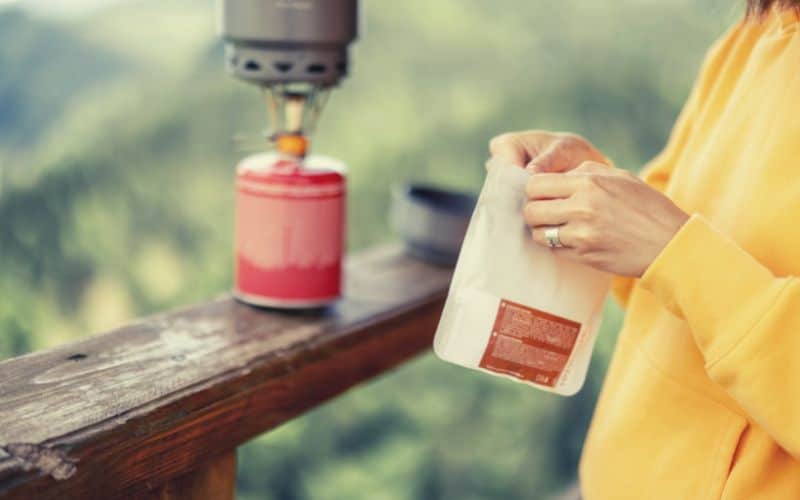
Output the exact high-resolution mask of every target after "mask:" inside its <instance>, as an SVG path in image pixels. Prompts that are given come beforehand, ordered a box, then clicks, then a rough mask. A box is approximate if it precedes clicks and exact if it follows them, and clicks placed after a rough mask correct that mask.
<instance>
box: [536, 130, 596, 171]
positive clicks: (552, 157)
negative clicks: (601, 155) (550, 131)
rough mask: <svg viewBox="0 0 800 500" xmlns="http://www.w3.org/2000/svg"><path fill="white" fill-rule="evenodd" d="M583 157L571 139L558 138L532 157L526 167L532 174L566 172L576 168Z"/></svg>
mask: <svg viewBox="0 0 800 500" xmlns="http://www.w3.org/2000/svg"><path fill="white" fill-rule="evenodd" d="M584 156H585V152H584V151H583V148H582V147H581V146H580V144H578V143H577V141H575V140H573V139H572V138H569V137H567V138H560V139H558V140H556V141H554V142H552V143H551V144H549V145H548V146H547V148H545V150H544V151H542V152H541V154H539V155H538V156H536V157H534V158H533V159H532V160H531V161H530V162H529V163H528V165H527V167H528V168H530V169H532V170H533V171H534V172H566V171H568V170H571V169H573V168H575V167H577V166H578V165H579V164H580V163H581V161H582V160H583V158H584Z"/></svg>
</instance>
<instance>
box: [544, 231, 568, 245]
mask: <svg viewBox="0 0 800 500" xmlns="http://www.w3.org/2000/svg"><path fill="white" fill-rule="evenodd" d="M560 231H561V226H550V227H548V228H545V230H544V239H545V241H547V246H549V247H550V248H562V247H563V246H564V244H563V243H561V238H559V234H558V233H559V232H560Z"/></svg>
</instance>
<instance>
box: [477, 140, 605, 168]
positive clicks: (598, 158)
mask: <svg viewBox="0 0 800 500" xmlns="http://www.w3.org/2000/svg"><path fill="white" fill-rule="evenodd" d="M489 151H490V152H491V154H492V156H494V157H501V158H505V159H506V160H508V161H510V162H512V163H513V164H515V165H518V166H520V167H528V168H532V169H533V170H534V172H566V171H568V170H572V169H573V168H576V167H577V166H578V165H580V164H581V163H583V162H585V161H594V162H598V163H605V164H610V162H609V161H608V160H607V159H606V157H605V156H603V154H602V153H600V151H598V150H597V149H596V148H595V147H594V146H592V144H591V143H590V142H589V141H587V140H586V139H584V138H583V137H581V136H579V135H576V134H570V133H564V132H545V131H542V130H530V131H527V132H510V133H507V134H502V135H498V136H497V137H495V138H494V139H492V140H491V141H490V142H489Z"/></svg>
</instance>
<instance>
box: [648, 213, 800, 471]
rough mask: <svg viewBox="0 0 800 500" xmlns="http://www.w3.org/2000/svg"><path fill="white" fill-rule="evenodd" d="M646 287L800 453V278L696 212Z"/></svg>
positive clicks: (732, 386) (759, 417) (731, 386)
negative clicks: (769, 264) (777, 269)
mask: <svg viewBox="0 0 800 500" xmlns="http://www.w3.org/2000/svg"><path fill="white" fill-rule="evenodd" d="M641 286H642V287H643V288H645V289H647V290H649V291H651V292H652V293H654V294H655V295H656V296H657V297H658V298H659V300H660V301H661V303H662V304H664V305H665V306H666V307H667V308H668V309H669V310H671V311H672V312H673V313H674V314H676V315H677V316H678V317H680V318H682V319H684V320H685V321H686V322H687V323H688V325H689V327H690V328H691V330H692V334H693V335H694V338H695V342H696V343H697V345H698V347H699V348H700V350H701V352H702V353H703V356H704V359H705V365H706V370H707V372H708V374H709V376H710V377H711V379H712V380H714V381H715V382H716V383H717V384H719V385H720V386H721V387H723V388H724V389H725V390H726V391H727V392H728V393H729V394H730V395H731V396H732V397H733V398H734V399H735V400H736V401H737V402H738V403H739V405H740V406H741V407H742V408H743V409H744V410H745V411H746V412H747V414H748V415H749V416H750V417H751V418H752V419H753V420H754V421H755V422H757V423H758V424H759V425H760V426H762V427H763V428H764V429H765V430H766V431H767V432H768V433H769V434H770V435H771V436H772V437H773V438H774V439H775V440H776V441H777V442H778V443H779V444H780V445H781V446H782V447H783V448H784V449H785V450H787V451H788V452H789V453H791V454H792V455H793V456H794V457H795V458H800V425H798V422H800V398H798V397H797V395H798V394H800V279H798V278H797V277H777V276H774V275H773V274H772V272H771V271H770V270H769V269H767V268H766V267H765V266H764V265H762V264H761V263H760V262H758V261H757V260H756V259H755V258H754V257H753V256H751V255H750V254H748V253H747V252H746V251H744V250H743V249H742V248H741V247H740V246H739V245H738V244H737V243H736V242H734V241H733V240H731V239H730V238H728V237H727V236H725V235H724V234H722V233H720V232H719V231H717V230H716V229H715V228H714V227H712V226H711V224H710V223H709V222H708V221H706V220H705V219H704V218H703V217H702V216H699V215H693V216H692V217H691V218H690V219H689V221H688V222H687V223H686V224H685V225H684V226H683V227H682V228H681V229H680V230H679V231H678V233H677V234H676V235H675V237H674V238H673V239H672V241H671V242H670V243H669V244H668V245H667V246H666V247H665V248H664V250H663V251H662V252H661V254H660V255H659V256H658V257H657V258H656V260H655V261H653V263H652V264H651V265H650V267H649V268H648V270H647V272H646V273H645V274H644V276H643V277H642V280H641Z"/></svg>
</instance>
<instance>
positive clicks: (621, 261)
mask: <svg viewBox="0 0 800 500" xmlns="http://www.w3.org/2000/svg"><path fill="white" fill-rule="evenodd" d="M527 193H528V203H527V204H526V205H525V209H524V216H525V222H526V223H527V224H528V225H529V226H531V227H532V228H533V239H534V240H535V241H536V242H537V243H539V244H541V245H545V246H548V242H547V239H546V238H545V229H547V228H548V227H552V226H560V228H559V234H558V236H559V240H560V241H561V243H562V244H563V245H564V247H563V248H554V249H553V251H555V252H558V253H559V254H561V255H564V256H565V257H568V258H571V259H574V260H577V261H579V262H582V263H584V264H587V265H590V266H592V267H594V268H597V269H600V270H602V271H606V272H609V273H613V274H618V275H623V276H635V277H640V276H642V274H644V272H645V271H646V270H647V268H648V267H649V266H650V264H651V263H652V262H653V260H654V259H655V258H656V256H658V254H659V253H660V252H661V250H662V249H663V248H664V247H665V246H666V245H667V243H669V241H670V240H671V239H672V237H673V236H674V235H675V233H677V232H678V230H679V229H680V228H681V226H683V224H684V223H685V222H686V221H687V219H688V218H689V216H688V215H687V214H686V213H685V212H684V211H683V210H681V209H680V208H678V207H677V206H676V205H675V204H674V203H673V202H672V200H670V199H669V198H667V197H666V196H664V195H663V194H662V193H660V192H659V191H657V190H655V189H653V188H652V187H650V186H648V185H647V184H645V183H644V182H643V181H642V180H641V179H639V178H638V177H636V176H634V175H633V174H631V173H629V172H627V171H625V170H621V169H618V168H612V167H608V166H607V165H603V164H600V163H595V162H585V163H583V164H581V166H579V167H578V168H576V169H574V170H572V171H570V172H568V173H563V174H561V173H558V174H534V175H532V176H531V179H530V181H529V182H528V186H527Z"/></svg>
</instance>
